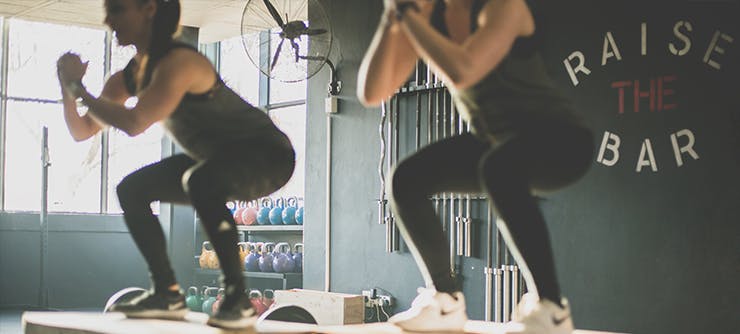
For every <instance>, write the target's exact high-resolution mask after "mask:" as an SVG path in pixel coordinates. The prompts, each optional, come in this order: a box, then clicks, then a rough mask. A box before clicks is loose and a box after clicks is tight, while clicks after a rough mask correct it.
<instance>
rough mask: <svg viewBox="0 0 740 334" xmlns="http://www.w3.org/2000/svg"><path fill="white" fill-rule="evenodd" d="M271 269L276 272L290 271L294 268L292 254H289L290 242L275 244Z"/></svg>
mask: <svg viewBox="0 0 740 334" xmlns="http://www.w3.org/2000/svg"><path fill="white" fill-rule="evenodd" d="M272 269H273V270H274V271H275V272H276V273H290V272H293V270H295V261H294V260H293V255H292V254H290V244H288V243H287V242H281V243H279V244H277V246H275V256H274V257H273V259H272Z"/></svg>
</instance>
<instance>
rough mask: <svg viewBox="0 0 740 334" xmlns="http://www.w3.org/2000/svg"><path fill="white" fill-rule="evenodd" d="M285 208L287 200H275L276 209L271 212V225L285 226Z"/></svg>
mask: <svg viewBox="0 0 740 334" xmlns="http://www.w3.org/2000/svg"><path fill="white" fill-rule="evenodd" d="M284 207H285V199H282V198H278V199H276V200H275V207H273V208H272V210H270V224H272V225H282V224H283V208H284Z"/></svg>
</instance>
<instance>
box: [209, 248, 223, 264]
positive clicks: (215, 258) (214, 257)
mask: <svg viewBox="0 0 740 334" xmlns="http://www.w3.org/2000/svg"><path fill="white" fill-rule="evenodd" d="M208 246H210V247H211V250H210V254H211V255H210V256H209V257H208V268H210V269H221V264H220V263H219V262H218V255H216V251H215V250H214V249H213V245H212V244H211V243H210V242H208Z"/></svg>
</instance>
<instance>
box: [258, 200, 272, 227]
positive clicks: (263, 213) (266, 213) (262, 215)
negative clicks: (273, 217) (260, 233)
mask: <svg viewBox="0 0 740 334" xmlns="http://www.w3.org/2000/svg"><path fill="white" fill-rule="evenodd" d="M272 206H273V202H272V198H269V197H265V198H263V199H262V200H260V209H259V211H257V224H260V225H267V224H269V223H270V210H272Z"/></svg>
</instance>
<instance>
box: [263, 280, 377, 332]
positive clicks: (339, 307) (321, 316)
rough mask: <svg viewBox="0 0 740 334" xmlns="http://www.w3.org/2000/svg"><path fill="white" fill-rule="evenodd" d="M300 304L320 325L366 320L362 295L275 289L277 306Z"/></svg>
mask: <svg viewBox="0 0 740 334" xmlns="http://www.w3.org/2000/svg"><path fill="white" fill-rule="evenodd" d="M288 305H295V306H300V307H302V308H304V309H306V311H308V312H309V313H311V315H313V317H314V318H315V319H316V322H317V323H318V325H321V326H332V325H350V324H361V323H363V322H364V320H365V299H364V297H363V296H360V295H350V294H344V293H335V292H324V291H314V290H303V289H292V290H278V291H275V306H278V307H280V306H288Z"/></svg>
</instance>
